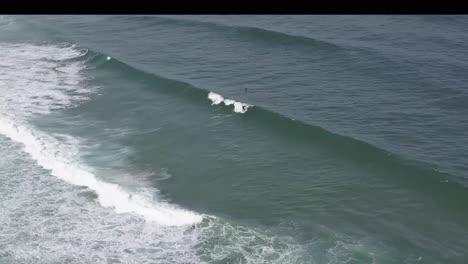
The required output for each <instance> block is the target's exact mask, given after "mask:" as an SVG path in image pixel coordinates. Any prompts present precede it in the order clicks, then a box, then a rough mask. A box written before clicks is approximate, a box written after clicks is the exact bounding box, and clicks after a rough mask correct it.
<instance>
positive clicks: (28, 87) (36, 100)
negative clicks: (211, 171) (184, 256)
mask: <svg viewBox="0 0 468 264" xmlns="http://www.w3.org/2000/svg"><path fill="white" fill-rule="evenodd" d="M0 54H2V60H0V69H1V70H0V94H1V96H0V134H2V135H4V136H6V137H8V138H10V139H11V140H13V141H15V142H18V143H21V144H23V145H24V151H25V152H26V153H28V154H29V155H30V156H31V158H32V159H33V160H34V161H35V162H36V163H37V164H38V165H40V166H41V167H43V168H44V169H47V170H50V174H52V175H53V176H56V177H58V178H60V179H62V180H64V181H66V182H68V183H70V184H73V185H79V186H86V187H88V188H89V189H91V190H93V191H95V192H96V194H97V196H98V201H99V204H101V205H102V206H104V207H111V208H114V210H115V211H116V212H117V213H132V214H136V215H139V216H142V217H143V218H144V219H146V220H149V221H154V222H156V223H158V224H160V225H166V226H170V225H175V226H179V225H187V224H193V223H197V222H199V221H201V220H202V216H200V215H198V214H196V213H193V212H190V211H186V210H183V209H179V208H176V207H175V206H172V205H169V204H167V203H165V202H163V201H151V199H147V198H145V197H144V196H143V195H141V194H138V193H130V192H128V191H127V190H125V189H124V188H122V187H121V186H120V185H118V184H114V183H108V182H105V181H102V180H100V179H98V178H97V177H96V176H95V175H94V174H93V173H92V172H90V170H89V169H87V168H85V166H83V165H82V164H81V163H80V161H79V159H78V158H77V157H76V156H77V155H78V154H79V151H78V144H77V143H76V142H74V141H76V140H74V139H73V138H72V137H70V136H66V135H65V137H66V138H67V140H65V141H66V142H62V141H59V140H57V138H54V137H53V136H51V135H47V134H45V133H42V132H40V131H37V130H34V129H33V128H32V127H31V126H29V125H28V119H29V118H31V117H32V116H36V115H41V114H48V113H50V112H51V111H54V110H57V109H64V108H67V107H71V106H74V105H76V104H78V103H80V102H82V101H83V100H86V99H88V96H89V95H90V94H91V93H93V92H94V88H92V87H90V86H85V87H83V85H82V83H83V81H84V80H85V78H84V75H83V74H82V71H83V70H84V69H85V65H84V63H83V62H80V61H76V60H73V61H70V60H69V59H73V58H77V57H79V56H82V55H83V51H82V50H78V49H76V48H75V47H73V46H71V47H70V46H68V47H60V46H54V45H42V46H39V45H31V44H11V43H0ZM61 137H63V135H62V136H61ZM67 142H68V143H67Z"/></svg>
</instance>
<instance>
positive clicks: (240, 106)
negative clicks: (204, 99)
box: [208, 92, 252, 114]
mask: <svg viewBox="0 0 468 264" xmlns="http://www.w3.org/2000/svg"><path fill="white" fill-rule="evenodd" d="M208 99H210V100H211V102H212V103H211V105H218V104H220V103H224V105H227V106H229V105H234V112H236V113H241V114H243V113H245V112H247V110H248V109H249V107H252V105H248V104H244V103H242V102H237V101H235V100H232V99H225V98H224V97H223V96H221V95H220V94H217V93H213V92H210V93H209V94H208Z"/></svg>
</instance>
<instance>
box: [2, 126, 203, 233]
mask: <svg viewBox="0 0 468 264" xmlns="http://www.w3.org/2000/svg"><path fill="white" fill-rule="evenodd" d="M0 134H2V135H4V136H6V137H8V138H10V139H11V140H13V141H15V142H18V143H22V144H23V145H24V151H25V152H26V153H28V154H29V155H30V156H31V158H32V159H33V160H35V161H36V163H37V164H38V165H40V166H41V167H43V168H44V169H47V170H50V174H51V175H53V176H56V177H58V178H60V179H62V180H64V181H66V182H68V183H70V184H73V185H78V186H86V187H88V188H89V189H91V190H93V191H95V192H96V194H97V195H98V200H99V203H100V204H101V205H102V206H104V207H111V208H114V209H115V211H116V212H117V213H134V214H137V215H140V216H143V217H144V218H145V219H146V220H149V221H154V222H156V223H158V224H161V225H166V226H180V225H187V224H195V223H198V222H200V221H201V220H202V216H200V215H198V214H196V213H193V212H190V211H187V210H183V209H179V208H176V207H174V206H171V205H169V204H165V203H163V202H158V203H157V205H153V204H152V203H151V202H150V201H148V199H145V198H144V196H142V195H139V194H131V193H129V192H127V191H126V190H124V189H123V188H122V187H121V186H119V185H117V184H113V183H107V182H104V181H101V180H99V179H97V178H96V176H95V175H93V174H92V173H91V172H89V171H87V170H86V169H85V168H84V167H83V166H80V164H79V162H77V161H74V160H71V159H70V158H67V157H66V156H65V154H64V153H70V150H69V149H66V148H65V149H60V147H59V145H60V144H59V143H58V142H55V140H54V139H53V138H52V137H49V136H47V135H45V134H44V135H41V136H40V137H39V136H37V135H39V134H41V133H40V132H38V131H33V130H32V129H31V128H29V127H28V126H27V125H24V124H21V125H18V124H15V123H14V122H13V121H11V120H8V119H7V118H4V117H0ZM62 145H63V144H62Z"/></svg>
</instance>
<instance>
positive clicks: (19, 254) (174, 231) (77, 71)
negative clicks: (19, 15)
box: [0, 43, 304, 263]
mask: <svg viewBox="0 0 468 264" xmlns="http://www.w3.org/2000/svg"><path fill="white" fill-rule="evenodd" d="M0 51H1V52H4V53H5V56H4V57H3V60H2V61H1V64H0V67H1V69H2V71H1V73H0V87H2V88H1V89H2V96H1V98H0V100H1V101H0V108H1V114H0V135H1V136H2V137H0V142H1V146H2V147H0V151H1V153H2V157H3V158H2V162H1V163H0V164H2V169H1V170H0V175H1V176H0V179H1V181H2V187H0V197H1V200H2V202H1V203H0V208H1V211H2V216H1V217H0V219H1V220H2V223H4V224H5V226H4V227H2V229H1V230H0V233H1V234H2V236H1V237H2V238H1V239H0V244H1V245H2V246H1V247H0V259H2V260H4V261H7V262H9V261H20V262H21V263H50V262H61V263H63V262H66V263H83V262H87V263H91V262H92V263H122V262H123V263H152V262H158V263H201V262H216V261H220V260H229V259H231V260H232V261H244V262H245V263H258V262H262V261H268V262H271V263H284V261H286V262H290V263H295V262H298V261H300V259H301V258H302V255H303V254H304V253H303V249H302V247H301V246H300V245H298V244H297V243H296V242H294V240H291V239H288V238H287V237H286V238H282V237H278V236H274V235H265V234H261V233H259V232H257V231H254V230H252V229H250V228H247V227H242V226H237V225H236V226H234V225H232V224H229V223H227V222H226V221H224V220H222V219H219V218H217V217H214V216H209V215H203V214H199V213H196V212H193V211H190V210H186V209H182V208H180V207H179V206H176V205H174V204H171V203H168V202H166V201H164V200H163V199H162V198H161V197H159V195H157V194H158V190H157V189H154V187H152V186H151V185H150V186H148V185H142V184H137V185H138V188H136V189H135V188H129V187H127V186H125V185H124V184H120V183H113V182H109V181H108V180H106V179H104V178H102V177H99V176H98V175H99V173H100V171H99V170H98V169H96V168H93V167H92V166H89V165H88V164H86V163H85V162H84V161H83V159H82V156H83V154H84V153H83V151H82V150H83V148H84V149H86V148H87V143H86V140H85V139H83V138H80V137H77V136H75V135H71V134H66V133H56V132H50V131H48V130H47V129H41V128H39V127H37V126H36V125H35V123H37V122H39V123H40V120H47V118H52V119H53V116H57V115H59V116H60V115H61V114H62V113H63V112H64V111H67V110H68V111H74V110H73V109H77V108H79V107H80V106H81V105H83V104H86V103H87V102H89V101H90V100H92V98H93V97H99V94H100V92H101V91H100V90H101V88H100V87H99V86H97V85H94V84H93V83H92V80H91V78H90V72H91V71H93V70H95V69H96V67H97V66H99V67H102V66H103V65H102V60H101V59H102V58H101V57H102V56H99V55H98V54H95V53H93V52H89V51H88V50H86V49H80V48H77V47H75V46H73V45H52V44H47V45H36V44H11V43H0ZM104 58H105V61H110V60H109V59H108V58H109V57H107V56H104ZM111 62H112V61H110V63H111ZM90 63H91V64H90ZM93 63H94V64H93ZM236 103H237V102H236ZM227 105H228V104H227ZM59 120H62V119H60V118H59ZM62 121H63V120H62ZM59 126H64V124H63V123H62V124H61V125H59ZM97 134H99V132H97ZM44 171H45V172H46V173H44ZM114 173H115V174H118V175H125V174H129V173H130V172H125V171H119V172H117V171H115V172H114ZM51 176H55V177H51ZM162 176H163V177H162V178H161V179H162V180H167V179H169V176H167V173H166V174H164V175H162ZM55 179H56V180H55ZM64 183H65V184H64ZM26 190H27V191H26ZM93 201H95V202H96V203H93ZM226 228H228V229H229V231H226ZM21 230H23V231H21ZM257 240H261V241H260V242H259V243H255V244H252V242H253V241H257ZM219 241H223V245H224V246H223V247H222V248H221V249H220V250H218V249H216V250H210V248H211V247H213V246H214V245H216V244H217V243H218V242H219ZM273 244H275V245H281V248H277V247H273V246H272V245H273ZM246 247H250V249H246ZM233 254H234V255H233Z"/></svg>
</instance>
